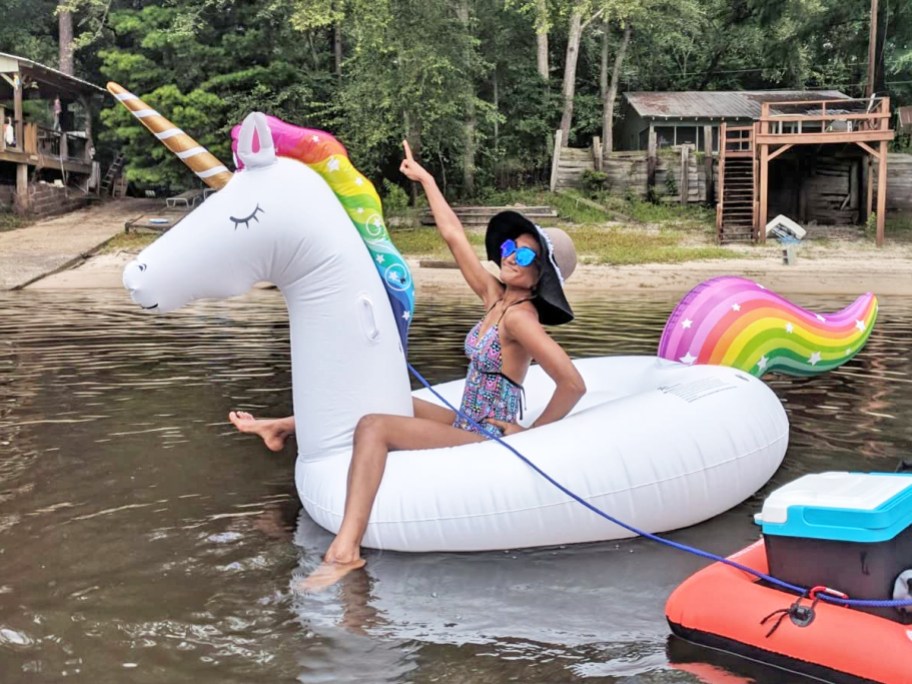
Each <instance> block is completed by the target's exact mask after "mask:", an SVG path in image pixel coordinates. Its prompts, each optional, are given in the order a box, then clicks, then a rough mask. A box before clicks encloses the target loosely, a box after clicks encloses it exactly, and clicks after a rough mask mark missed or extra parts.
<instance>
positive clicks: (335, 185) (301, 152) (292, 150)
mask: <svg viewBox="0 0 912 684" xmlns="http://www.w3.org/2000/svg"><path fill="white" fill-rule="evenodd" d="M266 120H267V122H268V123H269V130H270V131H271V132H272V138H273V142H274V144H275V149H276V154H278V155H279V156H282V157H288V158H290V159H297V160H298V161H301V162H304V163H305V164H307V165H308V166H309V167H310V168H312V169H313V170H314V171H316V172H317V173H318V174H320V176H321V177H322V178H323V180H325V181H326V183H327V184H328V185H329V187H330V188H331V189H332V191H333V192H334V193H335V195H336V197H338V199H339V202H341V204H342V206H343V208H344V209H345V212H346V213H347V214H348V217H349V218H350V219H351V221H352V223H353V224H354V225H355V228H357V230H358V233H359V234H360V235H361V239H362V240H364V244H365V245H366V246H367V249H368V251H369V252H370V254H371V257H372V258H373V260H374V265H375V266H376V267H377V272H378V273H379V274H380V278H381V280H382V281H383V285H384V287H386V292H387V295H388V296H389V300H390V305H391V306H392V307H393V315H394V317H395V318H396V325H397V327H398V329H399V337H400V339H401V340H402V349H403V350H406V349H407V348H408V328H409V324H410V323H411V320H412V314H413V313H414V310H415V286H414V283H413V282H412V274H411V271H409V267H408V265H407V264H406V263H405V260H404V259H403V258H402V255H401V254H400V253H399V250H397V249H396V247H395V246H394V245H393V242H392V240H391V239H390V236H389V232H388V231H387V230H386V223H385V222H384V220H383V206H382V204H381V202H380V196H379V195H378V194H377V190H376V188H374V184H373V183H371V182H370V181H369V180H368V179H367V178H365V177H364V175H363V174H361V172H360V171H358V170H357V169H356V168H355V167H354V165H353V164H352V163H351V161H350V160H349V158H348V152H347V151H346V149H345V147H344V146H343V145H342V143H340V142H339V141H338V140H336V139H335V138H334V137H333V136H332V135H331V134H329V133H326V132H325V131H319V130H315V129H313V128H301V127H300V126H295V125H293V124H290V123H286V122H285V121H282V120H281V119H278V118H276V117H274V116H269V115H268V114H267V115H266ZM240 129H241V127H240V125H238V126H235V127H234V128H233V129H231V149H232V151H234V152H235V153H236V152H237V143H238V134H239V132H240ZM235 164H236V165H237V167H238V169H241V168H243V164H242V163H241V162H240V160H239V159H238V158H237V154H235Z"/></svg>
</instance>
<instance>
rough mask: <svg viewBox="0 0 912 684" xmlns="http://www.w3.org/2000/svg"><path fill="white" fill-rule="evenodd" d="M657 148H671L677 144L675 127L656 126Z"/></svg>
mask: <svg viewBox="0 0 912 684" xmlns="http://www.w3.org/2000/svg"><path fill="white" fill-rule="evenodd" d="M655 132H656V147H657V148H658V149H662V148H663V147H671V146H672V145H674V144H675V127H674V126H656V127H655Z"/></svg>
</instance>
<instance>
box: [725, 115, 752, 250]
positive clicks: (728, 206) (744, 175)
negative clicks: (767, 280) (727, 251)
mask: <svg viewBox="0 0 912 684" xmlns="http://www.w3.org/2000/svg"><path fill="white" fill-rule="evenodd" d="M719 139H720V140H721V141H722V144H721V145H720V153H719V187H718V194H719V201H718V202H717V203H716V232H717V235H718V239H719V242H720V243H723V244H724V243H726V242H745V241H756V240H757V238H758V236H759V230H758V227H757V207H758V199H759V198H758V196H757V173H756V170H757V161H756V159H755V155H754V150H755V149H756V148H755V145H754V127H753V126H740V127H728V126H726V125H725V124H724V123H723V124H722V125H721V127H720V128H719Z"/></svg>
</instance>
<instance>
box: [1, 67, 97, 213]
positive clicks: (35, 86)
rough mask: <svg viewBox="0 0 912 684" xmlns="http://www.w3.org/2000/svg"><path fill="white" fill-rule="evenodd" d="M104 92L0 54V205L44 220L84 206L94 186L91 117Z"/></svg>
mask: <svg viewBox="0 0 912 684" xmlns="http://www.w3.org/2000/svg"><path fill="white" fill-rule="evenodd" d="M104 94H105V90H104V89H103V88H100V87H98V86H96V85H94V84H92V83H89V82H87V81H83V80H82V79H79V78H76V77H74V76H70V75H68V74H64V73H63V72H61V71H58V70H57V69H54V68H52V67H48V66H45V65H43V64H38V63H37V62H33V61H32V60H30V59H26V58H24V57H17V56H15V55H9V54H6V53H0V124H2V133H3V135H2V136H0V204H7V205H11V206H12V208H13V209H14V210H15V211H16V212H17V213H24V214H32V215H47V214H54V213H60V212H62V211H67V210H69V209H72V208H75V207H77V206H80V205H82V204H85V202H86V201H87V197H88V194H89V192H90V191H91V189H92V186H93V184H97V181H98V165H97V163H95V162H94V156H95V146H94V143H93V140H92V114H93V112H94V111H95V110H96V109H97V108H98V107H99V106H100V103H101V102H102V98H103V96H104Z"/></svg>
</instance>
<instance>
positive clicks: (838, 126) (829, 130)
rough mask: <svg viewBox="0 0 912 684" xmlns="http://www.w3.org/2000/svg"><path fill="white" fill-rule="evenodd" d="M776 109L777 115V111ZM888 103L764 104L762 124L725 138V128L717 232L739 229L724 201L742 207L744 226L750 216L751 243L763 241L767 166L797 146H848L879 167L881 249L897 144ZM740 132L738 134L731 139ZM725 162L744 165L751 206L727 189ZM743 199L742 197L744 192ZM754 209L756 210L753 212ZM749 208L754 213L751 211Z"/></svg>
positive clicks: (869, 207) (876, 99)
mask: <svg viewBox="0 0 912 684" xmlns="http://www.w3.org/2000/svg"><path fill="white" fill-rule="evenodd" d="M773 108H775V112H773V111H772V110H773ZM890 116H891V115H890V99H889V98H887V97H871V98H866V99H852V98H846V99H839V100H833V99H830V100H802V101H794V102H764V103H763V104H762V105H761V115H760V119H759V120H757V122H755V123H754V125H753V126H752V127H747V128H730V129H728V133H726V127H725V125H724V124H723V125H722V128H721V131H722V133H721V135H720V139H722V140H724V141H725V142H724V143H723V145H722V149H721V151H720V160H719V167H720V188H719V194H720V198H721V202H720V205H719V206H717V224H716V225H717V230H718V232H719V237H720V239H722V238H723V234H724V233H725V230H726V226H727V225H734V224H737V223H738V222H739V221H737V220H736V218H738V217H736V216H735V207H734V206H733V207H731V211H728V210H727V209H726V206H725V204H726V201H727V200H728V199H729V198H731V202H732V204H737V205H743V206H738V207H737V209H738V210H739V211H741V214H742V215H741V217H740V219H741V221H740V222H741V223H742V225H743V224H744V223H745V222H746V221H747V219H748V217H750V223H751V224H752V231H751V233H752V236H753V239H758V238H759V239H760V240H763V239H764V238H765V230H764V228H765V226H766V223H767V219H768V194H769V163H770V162H771V161H773V160H774V159H776V158H777V157H778V156H780V155H781V154H783V153H785V152H787V151H788V150H790V149H791V148H792V147H794V146H796V145H831V144H837V145H846V144H854V145H858V146H859V147H860V148H861V149H863V150H864V151H865V152H866V153H867V154H868V156H869V158H870V159H871V160H872V162H873V163H876V165H877V178H876V187H877V188H878V191H877V193H876V196H877V207H876V216H877V238H876V240H877V245H878V246H881V245H882V244H883V239H884V235H883V230H884V217H885V214H886V184H887V146H888V143H889V142H890V141H891V140H893V137H894V132H893V131H892V130H891V129H890ZM735 132H737V135H732V134H734V133H735ZM726 160H728V161H729V162H736V161H738V160H743V162H744V163H745V164H746V163H747V162H750V166H751V167H753V169H754V171H753V172H751V169H750V168H748V167H747V166H745V168H744V169H743V171H742V172H741V173H740V174H739V175H738V176H737V181H736V182H738V183H740V184H742V185H743V186H744V189H745V192H746V190H747V187H749V186H750V185H751V184H753V186H754V189H753V203H750V202H749V201H748V200H747V196H746V195H744V196H743V197H742V196H738V197H737V198H736V197H735V196H734V193H729V192H728V191H727V189H726V188H725V183H726V179H725V175H726ZM874 175H875V174H874V172H873V170H872V171H871V172H869V173H868V187H867V213H868V214H870V213H871V211H872V209H874V207H873V198H874V194H875V193H874V187H875V179H874ZM742 194H743V193H742ZM751 204H752V207H751ZM749 207H750V208H749Z"/></svg>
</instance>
